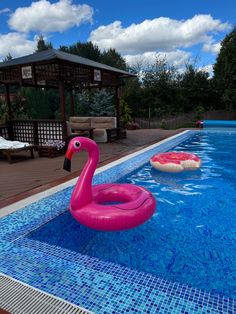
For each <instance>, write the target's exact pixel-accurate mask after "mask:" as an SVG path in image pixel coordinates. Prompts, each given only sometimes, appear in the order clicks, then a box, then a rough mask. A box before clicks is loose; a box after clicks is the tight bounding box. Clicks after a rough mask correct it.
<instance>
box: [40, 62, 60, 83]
mask: <svg viewBox="0 0 236 314" xmlns="http://www.w3.org/2000/svg"><path fill="white" fill-rule="evenodd" d="M35 73H36V77H37V80H45V79H46V80H53V79H57V78H58V77H59V65H58V64H56V63H53V64H42V65H36V66H35Z"/></svg>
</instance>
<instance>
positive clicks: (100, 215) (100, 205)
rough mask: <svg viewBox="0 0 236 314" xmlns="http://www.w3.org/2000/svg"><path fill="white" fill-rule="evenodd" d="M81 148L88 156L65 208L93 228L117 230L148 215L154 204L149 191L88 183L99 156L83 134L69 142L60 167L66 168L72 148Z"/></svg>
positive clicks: (130, 226)
mask: <svg viewBox="0 0 236 314" xmlns="http://www.w3.org/2000/svg"><path fill="white" fill-rule="evenodd" d="M82 149H85V150H87V151H88V160H87V162H86V165H85V166H84V168H83V170H82V173H81V175H80V177H79V178H78V181H77V183H76V185H75V188H74V190H73V192H72V196H71V200H70V206H69V210H70V212H71V214H72V215H73V217H74V218H75V219H76V220H78V221H79V222H80V223H81V224H83V225H85V226H87V227H89V228H92V229H96V230H102V231H118V230H126V229H131V228H134V227H136V226H138V225H140V224H142V223H144V222H145V221H146V220H147V219H149V218H150V217H151V216H152V215H153V213H154V211H155V208H156V201H155V198H154V197H153V195H152V194H151V193H150V192H149V191H147V190H145V189H144V188H143V187H139V186H136V185H133V184H99V185H95V186H93V187H92V179H93V174H94V171H95V169H96V166H97V163H98V160H99V150H98V146H97V144H96V143H95V142H94V141H92V140H90V139H88V138H85V137H75V138H74V139H72V140H71V141H70V143H69V146H68V149H67V152H66V157H65V161H64V169H65V170H67V171H70V169H71V158H72V156H73V154H74V153H75V152H79V151H80V150H82ZM112 203H113V204H112Z"/></svg>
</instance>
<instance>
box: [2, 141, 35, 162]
mask: <svg viewBox="0 0 236 314" xmlns="http://www.w3.org/2000/svg"><path fill="white" fill-rule="evenodd" d="M33 149H34V145H31V144H29V143H23V142H19V141H8V140H6V139H5V138H3V137H1V136H0V153H2V154H3V155H5V156H7V159H8V162H9V163H11V162H12V159H11V156H12V154H15V153H18V152H20V151H30V156H31V158H34V151H33Z"/></svg>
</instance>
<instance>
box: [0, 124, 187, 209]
mask: <svg viewBox="0 0 236 314" xmlns="http://www.w3.org/2000/svg"><path fill="white" fill-rule="evenodd" d="M181 131H183V129H179V130H161V129H145V130H144V129H142V130H134V131H128V134H127V138H126V139H122V140H119V141H117V142H114V143H106V144H99V147H100V162H99V165H98V167H99V166H103V165H104V164H107V163H109V162H111V161H114V160H116V159H118V158H120V157H123V156H125V155H127V154H130V153H132V152H134V151H137V150H139V149H141V148H143V147H145V146H148V145H150V144H153V143H156V142H158V141H160V140H162V139H165V138H167V137H169V136H172V135H174V134H177V133H179V132H181ZM19 155H20V156H14V157H13V161H15V162H14V163H12V164H9V163H8V162H7V160H6V159H4V158H2V157H0V208H2V207H4V206H7V205H9V204H12V203H14V202H16V201H19V200H21V199H23V198H25V197H28V196H30V195H33V194H35V193H38V192H41V191H44V190H46V189H48V188H50V187H53V186H55V185H58V184H60V183H63V182H65V181H67V180H70V179H72V178H74V177H76V176H78V175H79V174H80V171H81V169H82V168H83V165H84V163H85V160H86V157H87V154H86V152H81V153H80V154H75V155H74V157H73V160H72V172H71V174H69V175H68V173H67V172H66V171H64V170H63V161H64V156H60V157H55V158H39V157H38V154H37V153H35V158H34V159H29V154H27V153H24V152H22V153H21V154H19ZM22 157H24V158H25V160H19V159H20V158H21V159H22Z"/></svg>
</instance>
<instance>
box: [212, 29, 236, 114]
mask: <svg viewBox="0 0 236 314" xmlns="http://www.w3.org/2000/svg"><path fill="white" fill-rule="evenodd" d="M214 83H215V88H216V90H217V92H218V97H220V99H221V102H222V105H223V106H224V107H225V108H227V109H233V108H236V87H235V86H236V27H234V29H233V30H232V31H231V32H230V33H229V34H228V35H227V36H226V37H225V39H224V40H223V41H222V43H221V49H220V52H219V55H218V57H217V59H216V63H215V65H214Z"/></svg>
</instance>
